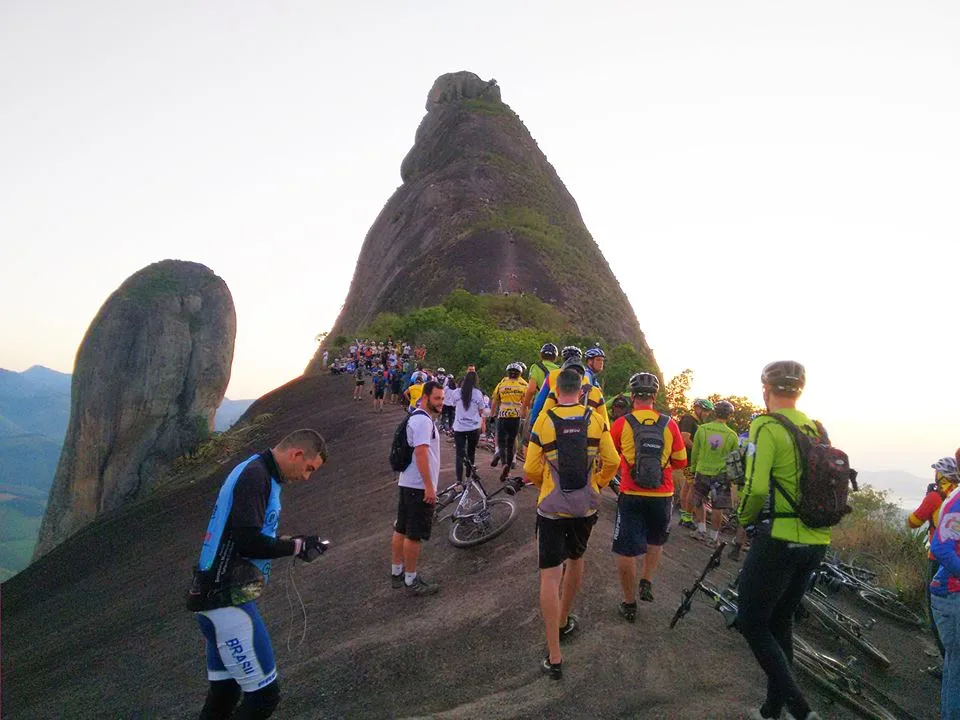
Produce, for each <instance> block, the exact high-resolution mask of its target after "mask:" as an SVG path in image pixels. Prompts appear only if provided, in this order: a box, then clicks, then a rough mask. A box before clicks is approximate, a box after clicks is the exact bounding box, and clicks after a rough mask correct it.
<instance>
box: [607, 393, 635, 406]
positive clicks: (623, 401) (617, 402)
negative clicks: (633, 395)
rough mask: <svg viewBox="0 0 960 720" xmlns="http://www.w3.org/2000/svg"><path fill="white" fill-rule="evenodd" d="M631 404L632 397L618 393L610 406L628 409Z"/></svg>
mask: <svg viewBox="0 0 960 720" xmlns="http://www.w3.org/2000/svg"><path fill="white" fill-rule="evenodd" d="M630 405H631V403H630V398H628V397H627V396H626V395H617V396H616V397H615V398H614V399H613V402H611V403H610V407H612V408H621V409H628V408H629V407H630Z"/></svg>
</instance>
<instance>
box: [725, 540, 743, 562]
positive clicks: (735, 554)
mask: <svg viewBox="0 0 960 720" xmlns="http://www.w3.org/2000/svg"><path fill="white" fill-rule="evenodd" d="M727 557H728V558H730V559H731V560H733V561H734V562H736V561H738V560H739V559H740V546H739V545H737V543H734V544H733V547H732V548H730V552H728V553H727Z"/></svg>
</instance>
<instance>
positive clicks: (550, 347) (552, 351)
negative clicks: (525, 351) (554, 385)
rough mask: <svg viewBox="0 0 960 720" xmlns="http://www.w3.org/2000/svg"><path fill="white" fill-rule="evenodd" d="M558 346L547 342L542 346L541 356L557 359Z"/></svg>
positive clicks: (546, 358)
mask: <svg viewBox="0 0 960 720" xmlns="http://www.w3.org/2000/svg"><path fill="white" fill-rule="evenodd" d="M558 352H559V350H557V346H556V345H554V344H553V343H547V344H546V345H544V346H543V347H542V348H540V357H542V358H544V359H545V360H556V359H557V353H558Z"/></svg>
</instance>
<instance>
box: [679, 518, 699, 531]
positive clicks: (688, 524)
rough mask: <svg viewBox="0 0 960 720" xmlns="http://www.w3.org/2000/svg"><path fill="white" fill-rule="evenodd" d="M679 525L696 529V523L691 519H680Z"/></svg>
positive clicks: (686, 528) (688, 528)
mask: <svg viewBox="0 0 960 720" xmlns="http://www.w3.org/2000/svg"><path fill="white" fill-rule="evenodd" d="M678 524H679V525H680V527H682V528H683V529H685V530H696V529H697V524H696V523H695V522H693V520H681V521H680V522H679V523H678Z"/></svg>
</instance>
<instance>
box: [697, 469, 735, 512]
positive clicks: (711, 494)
mask: <svg viewBox="0 0 960 720" xmlns="http://www.w3.org/2000/svg"><path fill="white" fill-rule="evenodd" d="M707 501H709V502H710V504H711V505H712V506H713V507H714V509H716V510H729V509H730V508H731V507H732V506H733V502H732V498H731V495H730V482H729V481H728V480H727V476H726V475H725V474H724V475H704V474H703V473H697V475H696V477H695V479H694V481H693V505H694V507H703V504H704V503H705V502H707Z"/></svg>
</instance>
